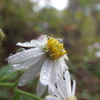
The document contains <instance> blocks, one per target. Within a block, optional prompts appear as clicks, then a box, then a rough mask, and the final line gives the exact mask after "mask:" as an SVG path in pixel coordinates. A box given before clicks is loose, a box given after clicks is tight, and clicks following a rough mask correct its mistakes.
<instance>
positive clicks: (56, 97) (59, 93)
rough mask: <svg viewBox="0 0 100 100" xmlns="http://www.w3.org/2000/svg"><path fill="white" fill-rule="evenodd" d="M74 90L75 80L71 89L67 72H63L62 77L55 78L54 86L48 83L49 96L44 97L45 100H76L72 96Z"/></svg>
mask: <svg viewBox="0 0 100 100" xmlns="http://www.w3.org/2000/svg"><path fill="white" fill-rule="evenodd" d="M75 88H76V82H75V80H73V85H72V87H71V81H70V75H69V72H68V71H65V74H64V77H57V79H56V84H55V85H53V84H51V83H49V85H48V92H49V95H48V96H46V97H45V100H76V97H75V96H74V95H75Z"/></svg>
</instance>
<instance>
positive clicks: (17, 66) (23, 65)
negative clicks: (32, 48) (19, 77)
mask: <svg viewBox="0 0 100 100" xmlns="http://www.w3.org/2000/svg"><path fill="white" fill-rule="evenodd" d="M43 57H44V55H43V54H42V55H40V56H36V57H34V58H32V59H28V60H27V61H24V62H22V63H20V64H11V65H12V66H13V68H12V69H10V70H9V71H17V70H21V69H25V68H27V67H30V66H31V65H34V64H35V63H36V62H38V61H39V60H40V59H42V58H43Z"/></svg>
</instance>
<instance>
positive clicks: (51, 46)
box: [44, 38, 66, 60]
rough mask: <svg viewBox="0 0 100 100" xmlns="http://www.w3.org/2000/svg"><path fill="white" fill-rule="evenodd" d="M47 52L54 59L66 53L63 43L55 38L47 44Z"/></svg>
mask: <svg viewBox="0 0 100 100" xmlns="http://www.w3.org/2000/svg"><path fill="white" fill-rule="evenodd" d="M44 49H45V52H46V54H47V56H48V57H49V58H51V59H52V60H55V59H58V58H60V57H61V56H63V55H65V54H66V51H65V50H64V47H63V44H62V43H60V42H59V41H58V40H56V39H54V38H50V39H49V40H48V41H47V43H46V45H45V48H44Z"/></svg>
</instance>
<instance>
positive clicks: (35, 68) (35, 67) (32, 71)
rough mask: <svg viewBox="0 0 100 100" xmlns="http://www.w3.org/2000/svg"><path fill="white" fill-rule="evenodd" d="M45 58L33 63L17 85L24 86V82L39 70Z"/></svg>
mask: <svg viewBox="0 0 100 100" xmlns="http://www.w3.org/2000/svg"><path fill="white" fill-rule="evenodd" d="M45 59H46V58H45V57H44V58H42V59H40V61H39V62H37V63H35V64H34V65H33V66H31V67H30V68H29V69H28V70H27V71H26V72H25V73H24V75H23V76H22V77H21V79H20V81H19V83H18V86H24V85H25V84H27V83H28V82H29V81H30V80H31V79H33V78H34V77H35V76H36V75H37V73H39V72H40V69H41V67H42V65H43V62H44V60H45Z"/></svg>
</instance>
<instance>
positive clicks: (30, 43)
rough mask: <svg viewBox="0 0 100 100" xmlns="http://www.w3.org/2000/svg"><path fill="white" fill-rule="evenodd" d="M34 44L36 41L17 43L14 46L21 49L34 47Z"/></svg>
mask: <svg viewBox="0 0 100 100" xmlns="http://www.w3.org/2000/svg"><path fill="white" fill-rule="evenodd" d="M36 44H37V40H31V41H30V42H25V43H21V42H18V43H17V44H16V45H18V46H22V47H35V46H36Z"/></svg>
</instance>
